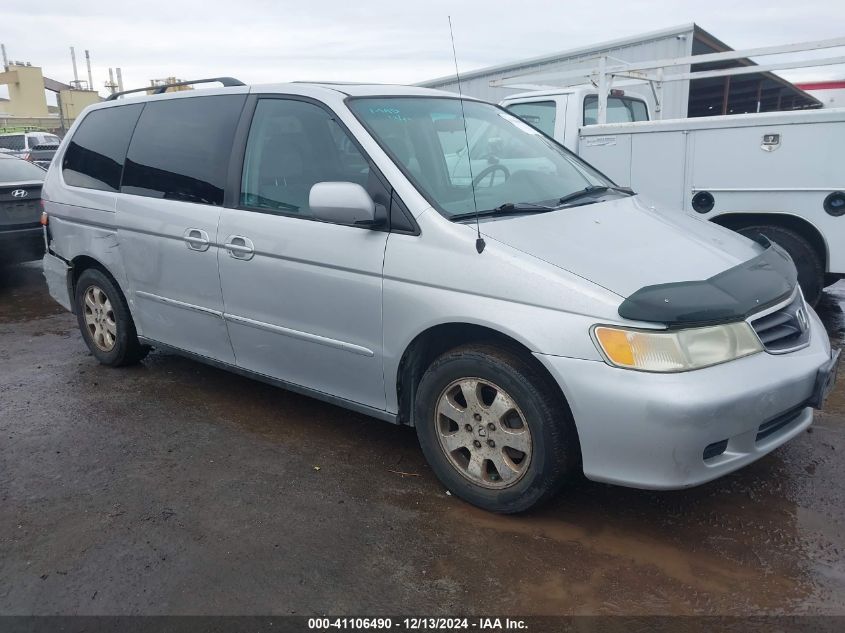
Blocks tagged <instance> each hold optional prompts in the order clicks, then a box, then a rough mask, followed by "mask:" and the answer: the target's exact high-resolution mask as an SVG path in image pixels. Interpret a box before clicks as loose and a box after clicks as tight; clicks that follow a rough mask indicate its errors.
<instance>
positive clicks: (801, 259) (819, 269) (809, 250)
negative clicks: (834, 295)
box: [738, 224, 825, 306]
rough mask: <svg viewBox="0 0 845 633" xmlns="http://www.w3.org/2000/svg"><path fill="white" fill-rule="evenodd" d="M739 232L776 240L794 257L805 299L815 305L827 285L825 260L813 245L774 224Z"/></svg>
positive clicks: (743, 229) (746, 235) (752, 236)
mask: <svg viewBox="0 0 845 633" xmlns="http://www.w3.org/2000/svg"><path fill="white" fill-rule="evenodd" d="M738 233H740V234H741V235H744V236H745V237H748V238H751V239H752V240H753V239H754V238H755V237H757V236H758V235H764V236H765V237H766V238H768V239H769V240H771V241H772V242H775V243H776V244H777V245H778V246H780V247H781V248H783V250H785V251H786V252H787V253H789V256H790V257H791V258H792V261H793V263H794V264H795V269H796V270H797V271H798V285H799V286H801V291H802V292H803V293H804V299H805V300H806V301H807V303H809V304H810V305H811V306H815V305H816V304H817V303H818V302H819V299H821V296H822V290H823V289H824V287H825V274H824V262H823V261H822V258H821V257H820V256H819V254H818V253H817V252H816V250H815V249H814V248H813V246H812V245H811V244H810V243H809V242H808V241H807V240H806V239H804V237H803V236H802V235H800V234H798V233H796V232H795V231H792V230H790V229H786V228H784V227H782V226H776V225H773V224H760V225H758V226H748V227H744V228H741V229H738Z"/></svg>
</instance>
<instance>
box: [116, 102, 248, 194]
mask: <svg viewBox="0 0 845 633" xmlns="http://www.w3.org/2000/svg"><path fill="white" fill-rule="evenodd" d="M245 99H246V97H245V96H244V95H218V96H212V97H188V98H183V99H168V100H166V101H153V102H148V103H147V104H146V106H145V108H144V112H143V113H142V114H141V118H140V119H139V120H138V125H137V126H136V128H135V134H134V135H133V136H132V143H131V144H130V145H129V153H128V155H127V157H126V169H124V172H123V185H122V187H121V192H123V193H131V194H135V195H139V196H148V197H151V198H167V199H170V200H183V201H186V202H198V203H201V204H214V205H221V204H223V189H224V184H225V180H226V171H227V169H228V164H229V156H230V155H231V152H232V138H233V137H234V135H235V127H236V126H237V124H238V118H239V116H240V113H241V109H242V107H243V104H244V101H245Z"/></svg>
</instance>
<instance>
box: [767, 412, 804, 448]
mask: <svg viewBox="0 0 845 633" xmlns="http://www.w3.org/2000/svg"><path fill="white" fill-rule="evenodd" d="M804 407H805V405H803V404H802V405H800V406H798V407H795V408H794V409H790V410H789V411H787V412H786V413H783V414H781V415H779V416H778V417H776V418H775V419H774V420H769V421H768V422H764V423H763V424H761V425H760V427H759V428H758V429H757V437H756V440H755V441H757V442H759V441H761V440H764V439H766V438H767V437H769V436H770V435H774V434H775V433H777V432H778V431H780V430H781V429H782V428H783V427H785V426H787V425H789V424H790V423H791V422H794V421H795V420H796V419H797V418H798V416H800V415H801V412H802V411H804Z"/></svg>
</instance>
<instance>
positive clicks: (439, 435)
mask: <svg viewBox="0 0 845 633" xmlns="http://www.w3.org/2000/svg"><path fill="white" fill-rule="evenodd" d="M415 424H416V428H417V436H418V437H419V441H420V446H421V447H422V450H423V453H424V454H425V456H426V458H427V459H428V462H429V464H431V467H432V469H433V470H434V473H435V474H436V475H437V477H438V479H440V481H441V482H442V483H443V484H444V485H445V486H446V488H447V489H448V490H450V491H451V492H452V493H453V494H455V495H457V496H458V497H461V498H462V499H464V500H466V501H468V502H470V503H472V504H474V505H477V506H479V507H481V508H484V509H485V510H490V511H493V512H500V513H504V514H510V513H514V512H522V511H524V510H528V509H529V508H532V507H534V506H536V505H538V504H540V503H542V502H544V501H546V500H548V499H549V498H550V497H551V496H553V495H554V494H555V493H556V492H557V491H558V490H559V489H560V487H561V486H562V485H563V484H564V482H565V481H566V480H567V478H568V476H569V475H570V474H571V472H572V471H573V470H574V468H575V467H576V466H577V464H578V462H579V459H580V450H579V446H578V437H577V433H576V432H575V426H574V423H573V422H572V416H571V414H570V413H569V410H568V407H567V406H566V404H565V403H564V402H562V399H561V397H560V395H559V393H558V392H557V390H556V388H555V387H554V385H553V384H551V382H550V379H549V378H548V377H547V376H545V375H543V374H542V373H541V372H540V371H539V370H538V368H536V367H535V365H534V364H533V363H532V362H530V361H529V360H528V359H526V358H524V357H523V356H521V355H520V354H518V353H514V352H511V351H509V350H505V349H502V348H500V347H496V346H493V345H472V346H465V347H459V348H456V349H454V350H451V351H449V352H446V353H445V354H443V355H442V356H440V357H439V358H438V359H437V360H435V361H434V363H432V365H431V367H429V369H428V370H427V371H426V372H425V374H424V375H423V377H422V380H421V381H420V385H419V389H418V390H417V397H416V404H415Z"/></svg>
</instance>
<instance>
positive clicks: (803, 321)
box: [795, 308, 810, 332]
mask: <svg viewBox="0 0 845 633" xmlns="http://www.w3.org/2000/svg"><path fill="white" fill-rule="evenodd" d="M795 319H796V320H797V321H798V327H799V328H801V331H802V332H806V331H807V330H808V329H809V327H810V321H809V320H808V319H807V313H806V312H805V311H804V308H798V310H797V311H796V312H795Z"/></svg>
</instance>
